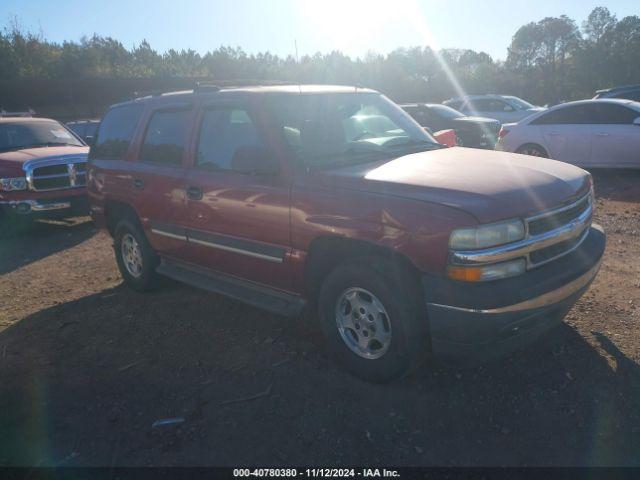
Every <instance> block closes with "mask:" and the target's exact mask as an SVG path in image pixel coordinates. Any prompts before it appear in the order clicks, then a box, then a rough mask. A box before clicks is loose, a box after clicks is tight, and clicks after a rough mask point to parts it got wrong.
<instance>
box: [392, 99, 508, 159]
mask: <svg viewBox="0 0 640 480" xmlns="http://www.w3.org/2000/svg"><path fill="white" fill-rule="evenodd" d="M401 107H402V108H403V109H404V111H405V112H407V113H408V114H409V115H411V116H412V117H413V119H414V120H415V121H416V122H418V123H419V124H420V125H422V126H423V127H425V128H428V129H429V130H431V131H432V132H437V131H439V130H447V129H453V130H454V131H455V132H456V144H457V145H458V146H460V147H474V148H488V149H493V148H494V147H495V144H496V141H497V138H498V131H499V130H500V122H499V121H498V120H496V119H494V118H485V117H469V116H467V115H464V114H463V113H460V112H459V111H457V110H455V109H454V108H451V107H448V106H446V105H440V104H435V103H412V104H405V105H401Z"/></svg>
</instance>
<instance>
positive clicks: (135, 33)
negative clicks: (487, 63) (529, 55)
mask: <svg viewBox="0 0 640 480" xmlns="http://www.w3.org/2000/svg"><path fill="white" fill-rule="evenodd" d="M598 5H605V6H607V7H608V8H609V10H611V11H612V12H613V13H615V14H616V15H617V16H618V18H621V17H624V16H626V15H640V0H607V1H606V2H605V1H603V0H600V1H591V0H564V1H563V0H536V1H531V0H528V1H527V0H481V1H478V0H476V1H471V0H180V1H177V0H57V1H52V0H2V1H1V2H0V23H1V24H2V25H4V26H6V25H7V24H8V23H9V21H10V19H11V18H13V17H14V16H15V17H17V18H18V20H19V22H20V24H21V25H22V26H24V27H25V28H27V29H30V30H32V31H42V33H43V34H44V36H45V37H46V38H47V39H49V40H53V41H57V42H62V41H64V40H79V39H80V37H81V36H83V35H92V34H93V33H97V34H100V35H104V36H112V37H115V38H117V39H118V40H120V41H122V43H123V44H124V45H125V46H126V47H132V46H133V45H135V44H138V43H140V42H141V41H142V40H143V39H147V40H148V41H149V42H150V43H151V45H152V46H153V47H154V48H156V49H157V50H159V51H166V50H168V49H170V48H175V49H183V48H192V49H194V50H196V51H199V52H201V53H202V52H205V51H207V50H212V49H215V48H217V47H219V46H220V45H231V46H241V47H242V48H244V49H245V50H246V51H248V52H251V53H255V52H259V51H265V50H269V51H271V52H272V53H277V54H280V55H287V54H292V53H294V51H295V43H296V42H297V45H298V50H299V53H300V55H302V54H307V53H315V52H317V51H321V52H328V51H331V50H334V49H339V50H341V51H343V52H345V53H347V54H349V55H352V56H361V55H364V54H366V52H367V51H370V50H371V51H376V52H379V53H387V52H389V51H391V50H393V49H394V48H397V47H401V46H405V47H408V46H415V45H431V46H434V47H436V48H473V49H475V50H483V51H485V52H487V53H489V54H490V55H491V56H492V57H494V58H499V59H503V58H505V57H506V54H507V46H508V45H509V42H510V40H511V37H512V35H513V34H514V33H515V31H516V30H517V28H518V27H520V26H521V25H523V24H525V23H527V22H529V21H532V20H539V19H541V18H543V17H546V16H558V15H561V14H566V15H568V16H569V17H571V18H573V19H575V20H576V21H577V22H578V24H579V25H580V24H581V23H582V21H583V20H584V19H585V18H586V17H587V15H588V14H589V12H590V11H591V10H592V9H593V8H594V7H596V6H598Z"/></svg>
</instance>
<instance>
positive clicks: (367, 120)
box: [270, 93, 440, 167]
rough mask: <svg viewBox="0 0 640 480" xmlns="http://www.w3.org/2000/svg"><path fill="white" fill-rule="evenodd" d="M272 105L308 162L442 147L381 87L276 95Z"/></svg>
mask: <svg viewBox="0 0 640 480" xmlns="http://www.w3.org/2000/svg"><path fill="white" fill-rule="evenodd" d="M270 105H271V110H272V113H273V114H274V116H275V117H276V118H277V119H278V120H279V122H280V125H281V128H282V132H283V135H284V138H285V139H286V141H287V143H288V144H289V146H290V147H291V148H292V150H293V151H294V153H295V154H296V156H297V157H298V158H299V159H300V160H301V161H302V162H303V163H304V164H306V165H308V166H316V167H323V166H329V165H331V166H336V165H337V166H340V165H346V164H352V163H359V162H368V161H374V160H377V159H379V158H384V157H389V156H390V155H396V156H397V155H401V154H403V153H405V151H407V153H408V152H409V151H415V150H426V149H431V148H439V147H440V145H439V144H438V143H437V142H436V141H435V140H434V139H433V138H432V137H431V136H430V135H428V134H427V133H426V132H425V131H424V129H423V128H422V127H420V125H418V124H417V123H416V122H415V121H414V120H413V119H412V118H411V117H410V116H409V115H408V114H406V113H405V112H404V111H403V110H402V109H401V108H400V107H398V106H397V105H395V104H394V103H393V102H391V101H390V100H388V99H387V98H386V97H384V96H382V95H380V94H377V93H331V94H301V95H276V96H273V97H272V98H271V99H270Z"/></svg>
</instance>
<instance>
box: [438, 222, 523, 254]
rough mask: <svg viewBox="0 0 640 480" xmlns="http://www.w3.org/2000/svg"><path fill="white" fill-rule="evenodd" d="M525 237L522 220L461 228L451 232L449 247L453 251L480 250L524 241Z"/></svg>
mask: <svg viewBox="0 0 640 480" xmlns="http://www.w3.org/2000/svg"><path fill="white" fill-rule="evenodd" d="M524 235H525V230H524V223H522V220H520V219H515V220H508V221H506V222H498V223H491V224H488V225H479V226H477V227H472V228H459V229H457V230H454V231H453V232H451V237H450V238H449V247H450V248H451V249H452V250H480V249H483V248H489V247H497V246H498V245H504V244H505V243H511V242H517V241H518V240H522V239H523V238H524Z"/></svg>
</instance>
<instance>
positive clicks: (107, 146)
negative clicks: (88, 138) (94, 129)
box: [89, 105, 143, 160]
mask: <svg viewBox="0 0 640 480" xmlns="http://www.w3.org/2000/svg"><path fill="white" fill-rule="evenodd" d="M142 110H143V108H142V105H129V106H124V107H115V108H112V109H111V110H109V111H108V112H107V114H106V115H105V116H104V119H103V120H102V122H101V123H100V128H99V129H98V135H97V138H96V141H95V143H94V145H93V147H91V152H90V153H89V157H90V158H99V159H101V160H104V159H108V160H122V159H124V156H125V155H126V153H127V150H128V149H129V143H130V142H131V139H132V138H133V134H134V132H135V130H136V127H137V125H138V121H139V120H140V117H141V116H142Z"/></svg>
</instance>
